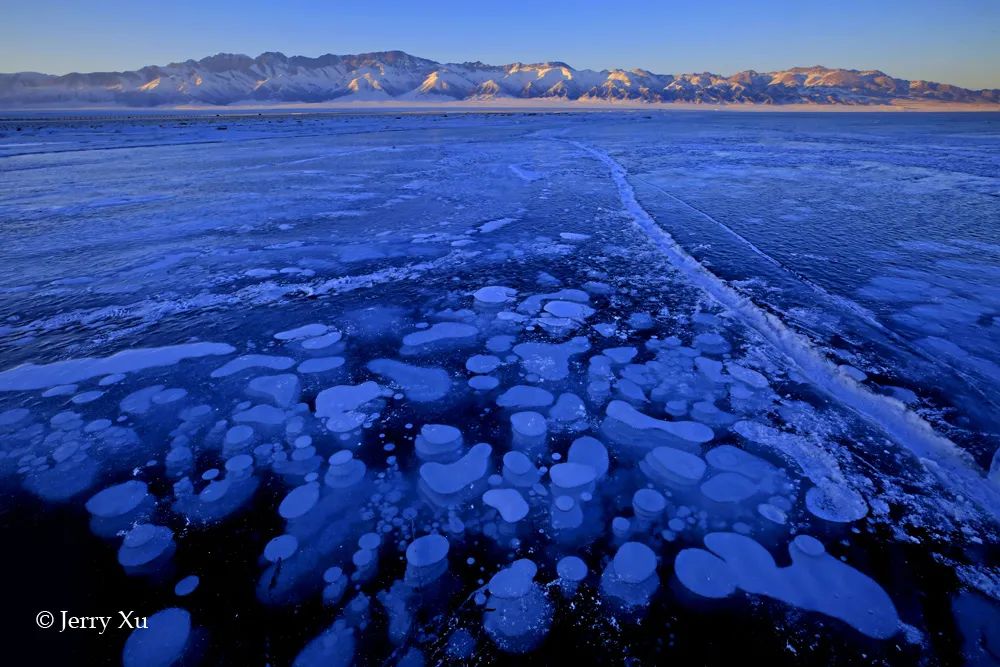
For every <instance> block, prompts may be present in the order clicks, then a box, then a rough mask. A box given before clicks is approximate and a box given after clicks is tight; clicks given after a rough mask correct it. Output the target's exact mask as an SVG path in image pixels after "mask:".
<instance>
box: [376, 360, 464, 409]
mask: <svg viewBox="0 0 1000 667" xmlns="http://www.w3.org/2000/svg"><path fill="white" fill-rule="evenodd" d="M368 370H370V371H371V372H372V373H375V374H377V375H381V376H383V377H387V378H389V379H390V380H392V381H393V382H395V383H396V384H397V385H399V386H400V388H402V390H403V393H404V394H406V397H407V398H409V399H410V400H411V401H417V402H419V403H423V402H429V401H436V400H438V399H441V398H444V397H445V396H446V395H447V394H448V392H449V391H450V390H451V376H449V375H448V372H447V371H446V370H444V369H443V368H424V367H421V366H411V365H410V364H404V363H403V362H401V361H395V360H393V359H375V360H373V361H369V362H368Z"/></svg>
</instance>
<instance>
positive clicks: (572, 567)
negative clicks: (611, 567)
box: [556, 556, 587, 582]
mask: <svg viewBox="0 0 1000 667" xmlns="http://www.w3.org/2000/svg"><path fill="white" fill-rule="evenodd" d="M556 573H557V574H558V575H559V578H560V579H565V580H566V581H573V582H579V581H583V580H584V579H585V578H586V577H587V564H586V563H584V562H583V560H581V559H580V558H579V557H577V556H566V557H564V558H560V559H559V562H558V563H556Z"/></svg>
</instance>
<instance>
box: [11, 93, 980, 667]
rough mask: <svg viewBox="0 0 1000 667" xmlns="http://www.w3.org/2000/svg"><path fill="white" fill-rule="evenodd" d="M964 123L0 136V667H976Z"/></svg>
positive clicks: (662, 116)
mask: <svg viewBox="0 0 1000 667" xmlns="http://www.w3.org/2000/svg"><path fill="white" fill-rule="evenodd" d="M998 124H1000V115H997V114H955V115H950V114H916V115H906V116H903V115H885V114H862V113H859V114H821V113H817V114H806V113H795V114H782V113H773V114H764V113H761V114H713V113H698V112H686V113H664V112H637V111H630V112H615V113H594V114H559V113H515V112H512V113H492V114H475V113H463V114H444V113H441V114H438V113H415V114H408V113H368V114H353V113H340V114H288V115H280V114H276V115H264V116H256V115H254V114H250V115H232V116H219V117H207V116H205V115H191V116H183V115H172V114H166V115H163V116H160V117H151V116H149V115H144V116H140V117H136V118H127V117H124V116H116V117H99V116H89V117H82V118H79V119H75V120H65V119H59V118H55V117H51V116H46V117H39V118H20V119H12V120H5V121H2V122H0V173H2V175H3V178H2V179H0V241H2V250H0V256H2V258H3V259H2V261H0V360H2V363H0V436H2V440H0V485H2V492H3V502H2V505H0V507H2V509H3V513H2V517H3V518H2V519H0V520H2V521H3V524H4V525H3V528H4V535H5V542H6V544H7V547H6V548H5V550H4V551H5V553H4V556H3V560H0V563H3V564H4V565H5V568H4V569H5V571H8V572H16V573H17V579H18V581H17V583H16V584H15V586H16V587H17V589H18V590H19V591H20V593H21V596H20V599H21V600H24V602H17V603H15V604H12V605H8V606H10V607H12V608H11V609H7V610H5V613H6V614H9V615H11V623H13V624H16V625H18V626H19V627H24V631H25V635H24V636H23V637H22V638H20V639H19V640H17V644H18V645H15V646H13V647H11V651H14V652H15V653H16V652H18V651H24V655H29V654H30V653H29V652H32V651H33V652H34V653H33V655H36V656H38V657H40V658H41V657H45V656H47V654H46V652H56V653H57V654H59V655H67V654H68V652H70V651H73V652H75V653H73V655H74V656H76V659H77V660H79V659H80V657H81V656H84V658H83V660H84V662H87V663H94V664H105V663H107V662H112V663H116V662H120V661H121V662H123V663H124V664H126V665H147V664H172V663H173V664H197V663H198V662H203V663H204V664H221V663H228V664H256V663H260V662H265V661H269V662H271V663H272V664H289V663H293V662H294V663H295V664H300V665H318V664H351V663H352V662H354V663H356V664H406V665H419V664H471V663H476V662H481V663H492V662H509V663H511V664H514V663H516V664H523V662H524V661H525V660H536V661H538V662H539V663H542V662H545V661H546V660H552V659H554V656H559V657H560V658H562V659H570V658H572V659H573V660H575V661H577V662H580V663H581V664H583V663H590V662H602V663H603V664H611V663H618V662H621V661H623V660H627V659H631V660H636V661H639V662H640V663H642V664H656V663H661V662H667V661H673V662H678V663H679V664H691V663H692V662H698V663H704V664H732V663H733V662H734V661H735V660H736V659H740V660H746V659H748V658H757V659H761V660H767V661H768V662H769V663H777V664H782V663H794V664H802V663H822V664H962V663H968V664H993V663H991V662H990V661H991V660H992V661H994V662H995V661H996V660H997V656H1000V571H998V567H997V563H998V562H1000V548H998V543H1000V540H998V531H1000V458H998V457H1000V454H997V452H998V448H1000V399H998V398H997V396H998V393H997V392H998V389H1000V287H998V286H1000V227H998V225H1000V204H998V201H1000V150H998V148H1000V133H998V131H997V127H998ZM69 554H72V556H70V555H69ZM35 601H37V603H36V602H35ZM88 605H89V606H91V607H93V606H94V605H97V606H99V607H100V609H98V610H95V612H94V613H96V612H97V611H100V610H101V609H106V610H112V611H113V610H115V609H118V608H125V609H133V608H134V609H137V610H138V611H139V612H141V613H144V614H147V615H148V616H149V624H150V627H149V628H148V629H146V630H136V631H135V632H133V633H131V634H130V633H128V632H120V633H115V634H111V635H109V636H103V637H93V636H82V635H78V636H72V637H57V638H54V639H53V635H51V634H46V633H45V632H44V631H42V630H39V629H38V628H35V627H33V626H32V625H31V623H32V619H33V617H34V614H35V613H36V612H37V611H38V610H37V609H35V607H36V606H37V607H38V608H39V609H45V608H53V609H65V608H68V607H70V608H76V609H77V611H79V612H81V613H83V612H87V611H88V609H87V607H88ZM21 643H23V644H24V645H23V646H20V645H19V644H21ZM60 652H65V653H60ZM157 661H159V662H157Z"/></svg>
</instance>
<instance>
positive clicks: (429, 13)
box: [0, 0, 1000, 88]
mask: <svg viewBox="0 0 1000 667" xmlns="http://www.w3.org/2000/svg"><path fill="white" fill-rule="evenodd" d="M390 49H400V50H403V51H406V52H408V53H411V54H413V55H418V56H422V57H425V58H431V59H433V60H437V61H441V62H462V61H467V60H481V61H483V62H487V63H491V64H505V63H510V62H515V61H521V62H540V61H546V60H562V61H564V62H567V63H569V64H570V65H572V66H573V67H576V68H591V69H606V68H612V67H623V68H632V67H642V68H645V69H648V70H652V71H654V72H659V73H678V72H703V71H711V72H716V73H720V74H732V73H733V72H736V71H739V70H743V69H756V70H758V71H769V70H775V69H785V68H788V67H792V66H797V65H801V66H805V65H817V64H818V65H827V66H829V67H848V68H855V69H881V70H883V71H885V72H887V73H889V74H891V75H893V76H897V77H902V78H908V79H929V80H933V81H942V82H946V83H953V84H957V85H961V86H967V87H972V88H985V87H990V88H1000V0H843V1H841V2H834V1H832V0H827V1H824V2H820V1H816V0H758V1H754V0H742V1H740V0H730V1H720V0H659V1H647V2H638V1H635V0H615V1H614V2H608V1H607V0H604V1H601V2H598V1H592V0H577V1H576V2H564V1H561V0H540V1H539V0H536V1H533V2H525V1H523V0H505V1H504V2H490V1H488V0H487V1H478V0H464V1H462V2H457V1H454V0H423V1H421V2H395V1H392V0H378V1H368V2H357V1H346V0H345V1H338V0H325V1H316V0H285V1H284V2H249V1H245V0H243V1H241V0H219V1H214V2H213V1H211V0H200V1H191V0H171V1H170V2H151V1H149V0H93V1H92V2H77V1H73V0H0V72H16V71H29V70H30V71H39V72H48V73H53V74H64V73H67V72H90V71H115V70H129V69H137V68H139V67H142V66H144V65H163V64H167V63H170V62H177V61H181V60H187V59H189V58H193V59H198V58H202V57H204V56H207V55H212V54H214V53H218V52H232V53H246V54H249V55H257V54H259V53H262V52H264V51H281V52H283V53H285V54H288V55H306V56H318V55H321V54H324V53H338V54H344V53H360V52H366V51H383V50H390Z"/></svg>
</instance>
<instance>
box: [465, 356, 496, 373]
mask: <svg viewBox="0 0 1000 667" xmlns="http://www.w3.org/2000/svg"><path fill="white" fill-rule="evenodd" d="M500 363H501V362H500V358H499V357H495V356H493V355H492V354H474V355H472V356H471V357H469V358H468V360H466V362H465V369H466V370H467V371H469V372H470V373H492V372H493V371H495V370H496V369H497V367H498V366H499V365H500Z"/></svg>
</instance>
